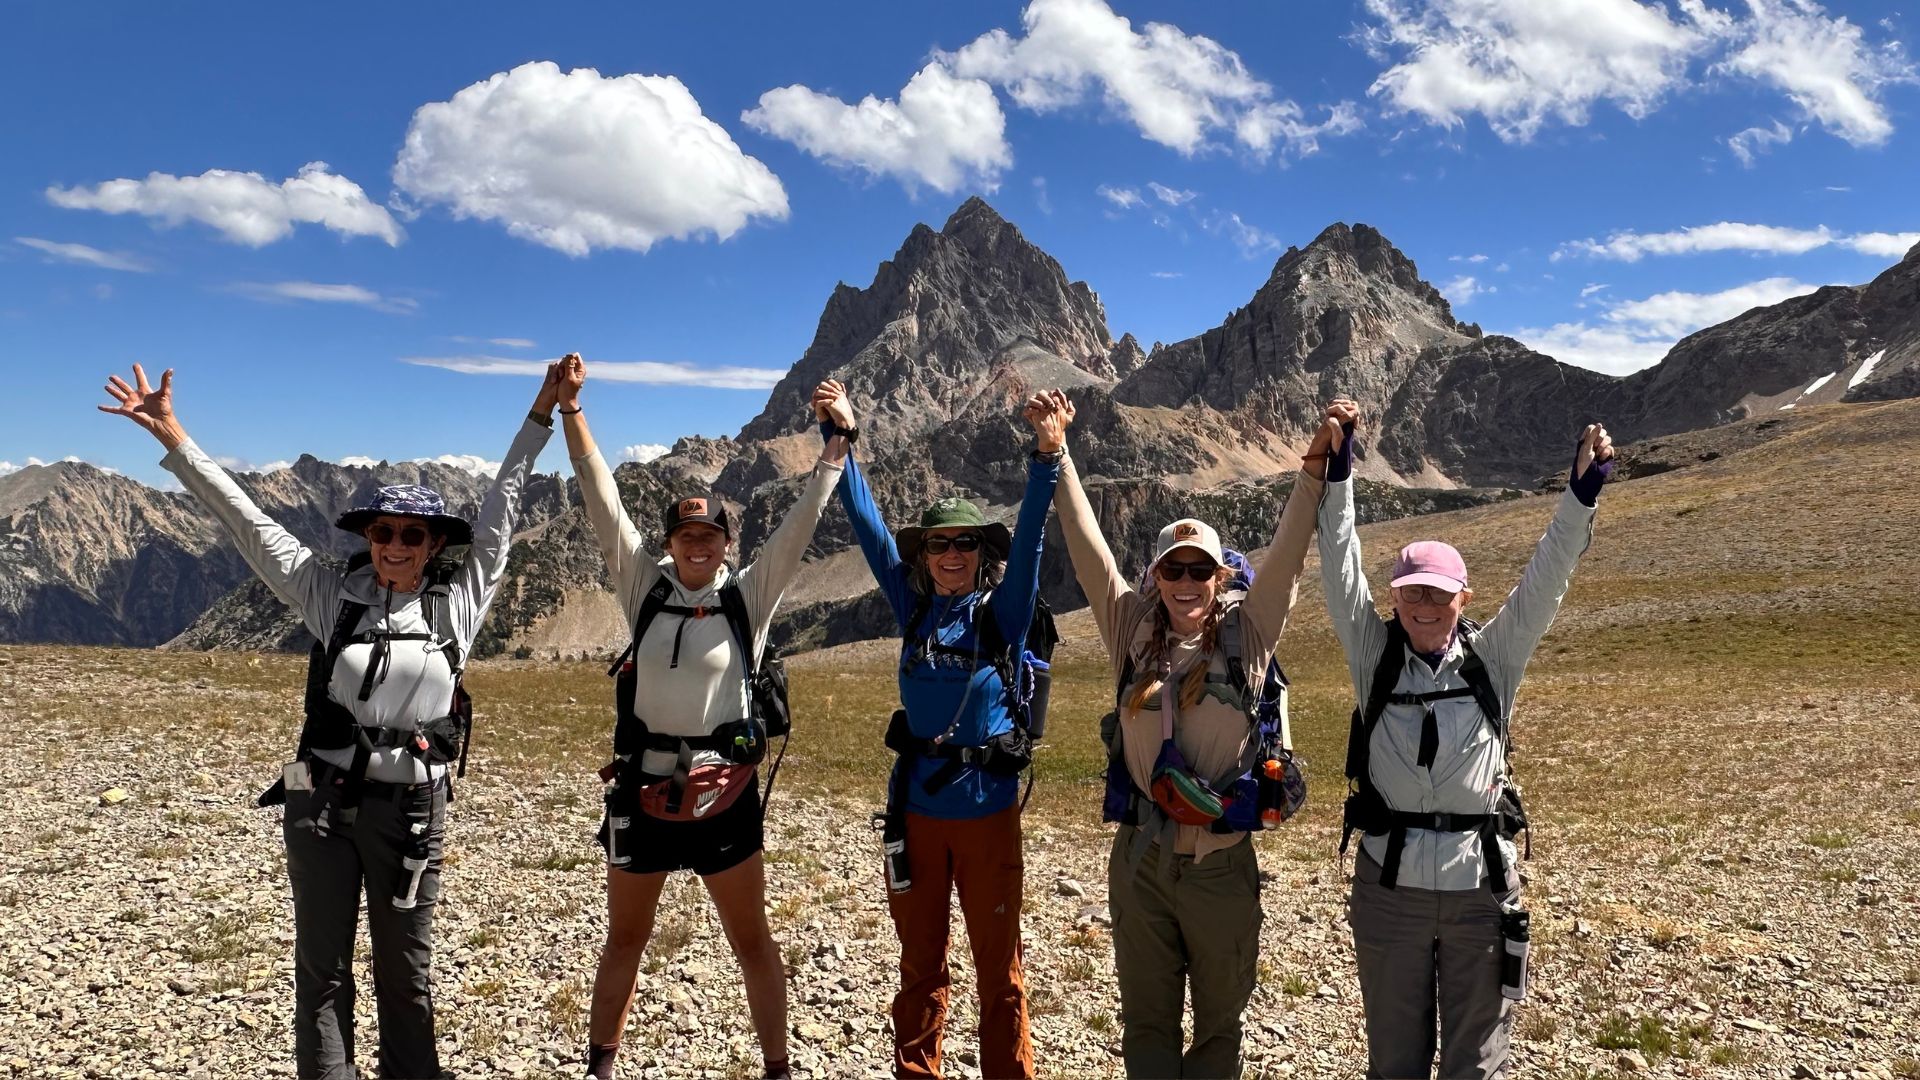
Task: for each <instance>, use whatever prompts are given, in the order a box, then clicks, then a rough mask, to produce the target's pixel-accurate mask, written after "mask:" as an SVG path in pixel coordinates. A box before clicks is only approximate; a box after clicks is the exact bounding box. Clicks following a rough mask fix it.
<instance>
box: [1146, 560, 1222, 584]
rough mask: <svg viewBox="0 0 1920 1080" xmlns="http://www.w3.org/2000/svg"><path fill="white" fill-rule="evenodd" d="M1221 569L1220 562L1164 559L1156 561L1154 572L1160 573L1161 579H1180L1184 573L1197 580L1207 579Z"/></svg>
mask: <svg viewBox="0 0 1920 1080" xmlns="http://www.w3.org/2000/svg"><path fill="white" fill-rule="evenodd" d="M1217 569H1219V564H1217V563H1211V562H1170V561H1168V560H1165V559H1162V560H1161V561H1160V562H1158V563H1155V564H1154V567H1153V572H1154V573H1156V574H1158V575H1160V580H1161V581H1179V580H1180V576H1181V575H1182V574H1184V575H1186V576H1187V577H1190V578H1192V579H1193V580H1195V581H1205V580H1207V579H1208V578H1210V577H1212V576H1213V575H1214V571H1216V570H1217Z"/></svg>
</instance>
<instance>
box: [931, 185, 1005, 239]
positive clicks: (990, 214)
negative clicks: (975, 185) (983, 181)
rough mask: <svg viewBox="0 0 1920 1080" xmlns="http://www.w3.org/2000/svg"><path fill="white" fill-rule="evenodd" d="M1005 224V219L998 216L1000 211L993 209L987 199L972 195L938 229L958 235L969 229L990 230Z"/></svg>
mask: <svg viewBox="0 0 1920 1080" xmlns="http://www.w3.org/2000/svg"><path fill="white" fill-rule="evenodd" d="M1007 224H1008V222H1007V219H1006V218H1004V217H1001V216H1000V211H998V210H995V209H994V208H993V207H992V206H991V205H990V204H988V202H987V200H985V199H983V198H981V197H980V196H978V195H973V196H969V197H968V199H967V201H966V202H963V203H961V204H960V207H959V209H957V210H955V211H954V212H953V215H952V216H951V217H949V218H947V223H946V224H945V225H943V226H941V228H940V231H941V233H943V234H945V235H947V236H958V235H960V234H961V233H964V232H968V231H970V230H972V231H977V230H991V229H997V228H1001V227H1004V226H1005V225H1007Z"/></svg>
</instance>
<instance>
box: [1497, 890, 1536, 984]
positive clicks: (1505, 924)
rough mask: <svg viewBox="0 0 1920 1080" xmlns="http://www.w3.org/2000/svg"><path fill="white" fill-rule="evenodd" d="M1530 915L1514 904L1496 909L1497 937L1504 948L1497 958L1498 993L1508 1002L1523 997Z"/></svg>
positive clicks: (1529, 935)
mask: <svg viewBox="0 0 1920 1080" xmlns="http://www.w3.org/2000/svg"><path fill="white" fill-rule="evenodd" d="M1530 918H1531V917H1530V916H1529V915H1528V914H1527V912H1526V910H1525V909H1523V908H1520V907H1518V906H1515V905H1502V906H1501V908H1500V937H1501V938H1502V939H1503V943H1504V944H1505V945H1506V951H1505V952H1504V953H1503V954H1501V957H1500V993H1501V995H1502V996H1504V997H1506V998H1508V999H1509V1000H1512V1001H1525V1000H1526V997H1527V944H1528V940H1529V938H1530V937H1531V936H1532V931H1531V928H1530V926H1529V922H1530Z"/></svg>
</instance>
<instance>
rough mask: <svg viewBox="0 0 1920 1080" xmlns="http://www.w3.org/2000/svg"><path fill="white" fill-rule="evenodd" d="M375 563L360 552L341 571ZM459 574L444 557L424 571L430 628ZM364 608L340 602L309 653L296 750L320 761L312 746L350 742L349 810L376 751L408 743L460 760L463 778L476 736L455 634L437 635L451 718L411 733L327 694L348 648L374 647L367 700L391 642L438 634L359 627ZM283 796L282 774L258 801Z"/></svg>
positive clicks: (276, 801) (432, 757) (440, 759)
mask: <svg viewBox="0 0 1920 1080" xmlns="http://www.w3.org/2000/svg"><path fill="white" fill-rule="evenodd" d="M372 561H373V554H372V553H371V552H368V551H359V552H355V553H354V554H353V556H352V557H350V558H349V559H348V560H347V566H346V570H345V572H344V573H345V574H352V573H353V572H354V571H356V570H358V569H360V568H361V567H363V566H366V565H367V564H368V563H370V562H372ZM459 571H460V563H459V562H458V561H456V560H453V559H450V558H447V557H446V556H445V555H441V556H438V557H436V558H434V559H432V560H430V561H429V562H428V563H427V566H426V569H425V571H424V572H423V574H424V582H423V587H422V589H421V592H420V606H421V609H422V610H421V614H422V615H423V616H424V617H425V619H426V621H427V624H428V625H430V626H435V627H436V628H439V626H438V624H439V623H440V622H441V621H442V620H443V619H444V618H445V617H446V616H447V615H448V614H449V612H448V606H449V605H448V597H447V589H448V586H450V585H451V584H452V582H453V580H454V578H455V576H456V575H457V574H458V573H459ZM366 613H367V605H366V604H362V603H360V602H358V601H355V600H351V599H343V600H341V601H340V610H339V611H338V612H337V613H336V614H335V615H334V620H333V633H332V634H330V635H329V636H328V639H327V640H326V641H324V642H321V641H315V642H314V643H313V646H312V648H310V649H309V650H308V652H307V689H306V697H305V712H306V720H305V722H303V723H302V724H301V726H300V745H299V749H298V751H297V752H296V753H295V755H294V757H295V760H296V761H304V762H308V763H309V765H311V763H312V762H313V761H315V760H316V759H315V757H314V753H313V752H314V751H315V750H344V749H347V748H349V747H351V748H352V749H353V752H354V753H353V764H352V765H351V766H349V767H348V769H347V771H346V775H345V776H344V777H343V778H341V780H342V781H343V782H342V783H341V784H340V786H341V788H342V793H343V795H344V797H345V801H344V805H345V806H347V807H353V806H357V805H358V804H359V798H360V788H361V785H362V784H363V783H364V782H365V780H366V772H367V763H368V761H369V760H370V759H371V758H372V756H373V751H374V750H375V749H386V748H392V747H404V748H406V749H407V751H408V752H409V753H412V754H413V755H414V756H415V757H418V758H420V759H422V760H423V761H426V762H428V763H429V764H452V763H455V762H458V766H457V768H456V770H455V776H456V777H458V778H460V779H465V778H466V775H467V750H468V748H469V746H470V744H471V742H472V736H473V698H472V696H471V695H469V694H468V693H467V688H466V684H465V678H464V676H465V673H466V668H465V665H464V662H463V661H464V659H465V658H464V657H463V656H462V655H461V652H460V645H459V642H457V641H455V640H454V637H453V635H452V634H451V633H447V634H442V635H438V636H440V637H443V638H444V639H445V644H443V645H442V646H441V649H442V651H443V652H445V653H446V656H447V666H448V667H449V668H450V669H451V670H452V671H453V695H452V699H451V701H449V702H448V707H447V713H446V715H444V716H438V717H435V718H433V719H431V720H428V721H425V722H424V723H421V724H420V725H419V726H417V727H415V728H414V729H412V730H408V729H405V728H387V727H367V726H365V725H362V724H361V723H360V722H359V721H358V720H357V719H355V718H354V715H353V711H352V710H351V709H348V708H347V707H346V706H344V705H341V704H339V703H338V702H336V701H334V700H333V698H332V697H331V696H329V694H328V687H329V686H331V685H332V683H333V668H334V665H335V663H337V662H338V661H339V659H340V654H341V652H343V651H345V649H346V647H347V646H348V645H372V646H373V647H374V650H375V655H374V657H373V658H372V660H371V661H370V662H369V663H368V665H367V674H366V677H365V678H364V679H362V680H361V682H360V694H359V699H360V700H361V701H366V700H367V699H368V698H370V697H371V696H372V695H373V690H374V687H375V685H376V680H377V677H378V674H379V672H380V671H381V669H382V667H383V666H384V665H383V663H382V661H383V660H384V652H383V651H384V650H386V649H389V648H391V647H392V646H391V643H392V642H395V641H431V640H433V638H434V637H435V636H436V635H435V634H432V633H427V634H421V633H405V634H395V633H390V632H387V631H384V630H368V631H364V632H360V631H358V629H357V628H358V627H359V625H360V620H361V619H362V618H363V617H365V615H366ZM447 629H451V627H450V626H449V627H447ZM447 798H448V801H449V802H451V801H452V798H453V791H452V785H451V784H449V785H448V792H447ZM286 800H287V793H286V780H285V777H282V778H281V779H279V780H276V781H274V783H273V786H272V787H269V788H268V789H267V790H266V791H264V792H261V794H260V797H259V799H258V800H257V802H258V805H260V806H277V805H280V804H282V803H285V802H286Z"/></svg>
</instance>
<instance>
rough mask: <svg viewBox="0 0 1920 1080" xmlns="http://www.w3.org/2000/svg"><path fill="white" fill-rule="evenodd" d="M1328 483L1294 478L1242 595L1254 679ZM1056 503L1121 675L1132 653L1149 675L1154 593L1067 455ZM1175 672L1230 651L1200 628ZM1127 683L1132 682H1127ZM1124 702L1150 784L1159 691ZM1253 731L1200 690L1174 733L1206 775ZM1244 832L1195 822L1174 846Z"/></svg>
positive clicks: (1215, 846) (1126, 726)
mask: <svg viewBox="0 0 1920 1080" xmlns="http://www.w3.org/2000/svg"><path fill="white" fill-rule="evenodd" d="M1321 488H1322V484H1321V482H1320V481H1318V480H1315V479H1314V478H1312V477H1310V476H1307V475H1306V474H1304V473H1302V474H1301V475H1300V478H1299V479H1298V480H1297V481H1296V482H1295V484H1294V488H1293V494H1292V496H1291V497H1289V498H1288V500H1287V507H1286V510H1285V511H1284V512H1283V513H1282V514H1281V515H1280V525H1279V527H1278V528H1277V529H1276V530H1275V531H1274V534H1273V543H1272V546H1270V547H1269V548H1268V549H1267V555H1266V558H1265V560H1264V561H1263V562H1262V564H1261V565H1260V566H1258V567H1256V568H1255V569H1256V571H1257V573H1256V574H1255V576H1254V581H1253V588H1252V590H1251V591H1249V592H1248V593H1247V597H1246V599H1245V600H1244V601H1242V604H1241V625H1242V627H1243V630H1242V635H1241V636H1242V646H1241V647H1242V649H1243V650H1244V652H1245V655H1244V656H1243V657H1242V660H1243V661H1244V662H1245V665H1246V668H1245V669H1246V671H1247V672H1248V678H1250V679H1258V678H1259V677H1260V674H1259V673H1261V672H1263V671H1265V670H1266V667H1267V662H1268V661H1269V660H1270V659H1272V657H1273V653H1274V648H1275V646H1276V645H1277V644H1278V643H1279V641H1280V634H1281V632H1282V631H1283V630H1285V629H1286V625H1287V616H1288V614H1289V613H1290V612H1292V610H1293V602H1294V599H1295V597H1296V596H1297V595H1298V593H1299V587H1300V573H1301V568H1302V567H1303V566H1304V565H1305V564H1306V558H1307V544H1308V541H1310V540H1311V539H1312V538H1313V526H1314V507H1315V505H1316V504H1317V503H1318V502H1319V499H1320V492H1321ZM1054 508H1055V509H1056V510H1058V511H1059V512H1060V527H1061V530H1062V531H1063V533H1064V534H1065V536H1066V540H1067V553H1068V555H1069V556H1070V557H1071V558H1072V559H1073V572H1074V576H1075V577H1076V578H1078V579H1079V581H1080V590H1081V591H1082V592H1084V593H1086V596H1087V602H1088V603H1090V604H1091V605H1093V618H1094V622H1095V623H1096V624H1097V625H1098V626H1099V628H1100V639H1101V641H1103V642H1105V643H1106V646H1107V655H1108V657H1109V658H1110V660H1111V664H1112V671H1113V675H1112V679H1113V682H1114V683H1115V684H1117V683H1118V682H1119V680H1120V676H1121V674H1122V671H1123V669H1124V667H1125V666H1126V662H1127V657H1128V656H1129V655H1131V656H1132V657H1133V665H1134V671H1135V673H1136V674H1135V678H1136V679H1138V678H1143V677H1150V676H1151V675H1152V674H1153V672H1152V671H1151V664H1150V661H1149V659H1148V657H1149V656H1150V655H1151V653H1152V646H1153V637H1152V635H1153V632H1154V621H1153V619H1152V618H1151V616H1152V614H1153V610H1154V608H1155V607H1156V606H1157V605H1158V604H1159V603H1160V598H1159V596H1158V595H1157V594H1142V593H1140V592H1139V591H1138V590H1136V589H1135V588H1134V586H1133V582H1132V581H1131V580H1129V579H1128V578H1127V576H1126V575H1123V574H1122V573H1121V572H1120V569H1119V567H1118V566H1116V565H1115V564H1114V561H1113V551H1112V549H1110V548H1109V547H1108V546H1107V541H1106V538H1105V537H1104V536H1102V535H1101V533H1100V525H1099V521H1098V519H1097V518H1096V517H1095V516H1094V512H1093V506H1092V505H1091V504H1090V503H1089V502H1088V501H1087V493H1086V490H1085V489H1084V488H1082V487H1081V485H1080V476H1079V473H1078V472H1077V471H1076V470H1075V468H1074V466H1073V463H1072V462H1071V461H1069V462H1068V463H1067V466H1066V468H1064V469H1063V470H1062V471H1061V473H1060V486H1059V487H1058V488H1057V489H1056V490H1055V493H1054ZM1171 644H1172V648H1171V649H1170V650H1169V653H1170V656H1171V659H1172V668H1171V670H1172V675H1171V681H1172V682H1174V683H1176V684H1177V683H1178V682H1179V680H1180V678H1181V676H1182V675H1183V674H1184V673H1185V672H1186V670H1187V669H1188V668H1189V667H1191V666H1192V665H1193V664H1195V663H1201V662H1204V663H1207V664H1209V665H1210V670H1211V671H1213V672H1214V673H1216V674H1219V675H1225V674H1226V670H1227V657H1226V655H1225V654H1224V653H1222V652H1219V651H1216V652H1215V653H1214V654H1212V655H1208V656H1204V657H1203V656H1201V655H1200V645H1201V638H1200V635H1199V634H1195V635H1194V636H1192V637H1190V638H1188V639H1186V640H1184V641H1178V642H1173V643H1171ZM1129 689H1131V688H1129ZM1126 696H1127V695H1124V694H1123V700H1122V702H1121V706H1122V707H1121V709H1120V739H1121V743H1122V752H1123V754H1124V756H1125V759H1126V764H1127V773H1128V775H1130V776H1131V777H1132V778H1133V782H1134V785H1135V786H1136V787H1138V788H1139V789H1140V790H1141V791H1146V790H1147V787H1148V784H1149V782H1150V781H1151V780H1152V776H1153V766H1154V762H1155V761H1156V760H1157V759H1158V758H1159V756H1160V742H1161V722H1160V711H1159V701H1158V699H1157V696H1156V697H1155V698H1154V699H1151V700H1149V701H1148V702H1147V704H1146V707H1145V708H1141V709H1134V708H1128V707H1126V705H1125V700H1124V698H1125V697H1126ZM1253 737H1254V733H1253V731H1252V729H1251V728H1250V727H1249V726H1248V724H1247V714H1246V712H1245V711H1244V710H1242V709H1241V708H1240V707H1239V706H1238V705H1237V704H1231V705H1230V704H1228V703H1227V702H1224V701H1222V700H1220V698H1218V697H1215V696H1212V695H1202V697H1201V698H1200V701H1199V702H1198V703H1197V704H1195V705H1194V706H1193V707H1192V708H1188V709H1181V710H1179V712H1178V716H1177V718H1176V720H1175V722H1174V729H1173V741H1174V745H1176V746H1178V747H1179V748H1180V753H1181V754H1183V755H1185V757H1186V759H1187V763H1188V764H1189V765H1191V766H1192V767H1193V769H1194V772H1195V773H1196V774H1198V775H1200V776H1202V777H1205V778H1207V779H1209V780H1212V779H1215V778H1217V777H1219V776H1220V775H1222V774H1223V773H1225V772H1227V771H1228V770H1230V769H1232V768H1234V767H1235V765H1236V764H1237V763H1238V762H1239V761H1240V759H1241V755H1242V754H1244V753H1245V752H1246V750H1247V741H1248V740H1249V739H1251V738H1253ZM1245 835H1246V834H1245V833H1239V832H1235V833H1224V834H1223V833H1214V832H1210V831H1208V830H1207V829H1204V828H1201V827H1199V826H1195V825H1181V826H1178V827H1177V831H1176V833H1175V836H1174V851H1175V852H1177V853H1179V854H1182V855H1186V854H1191V855H1193V856H1194V861H1195V862H1196V863H1197V862H1199V861H1201V860H1203V859H1205V858H1206V857H1207V855H1209V854H1211V853H1212V852H1215V851H1219V850H1221V849H1222V848H1226V847H1230V846H1232V845H1233V844H1236V843H1238V842H1239V841H1240V838H1241V837H1243V836H1245Z"/></svg>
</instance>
